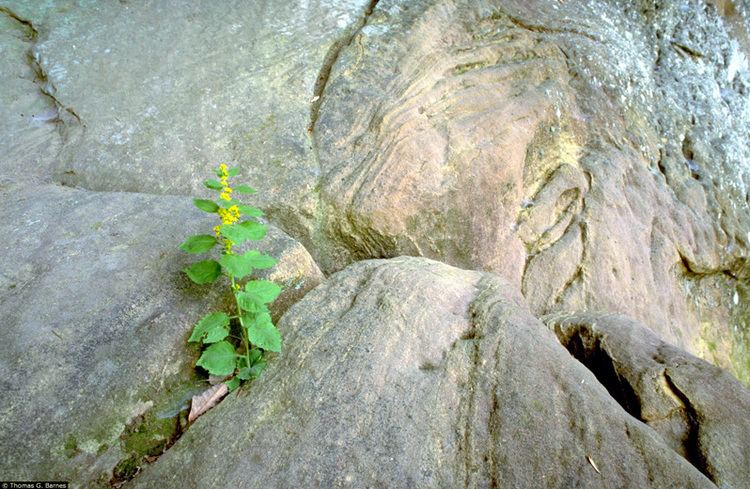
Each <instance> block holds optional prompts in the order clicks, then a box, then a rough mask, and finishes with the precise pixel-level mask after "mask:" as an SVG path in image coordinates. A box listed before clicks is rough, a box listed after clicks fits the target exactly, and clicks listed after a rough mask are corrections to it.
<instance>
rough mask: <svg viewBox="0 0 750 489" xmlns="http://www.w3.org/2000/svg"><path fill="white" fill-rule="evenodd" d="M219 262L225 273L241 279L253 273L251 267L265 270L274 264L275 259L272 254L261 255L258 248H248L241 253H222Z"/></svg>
mask: <svg viewBox="0 0 750 489" xmlns="http://www.w3.org/2000/svg"><path fill="white" fill-rule="evenodd" d="M219 263H220V264H221V266H222V267H224V270H226V271H227V273H230V274H232V275H234V277H235V278H238V279H242V278H244V277H246V276H247V275H250V274H251V273H253V269H254V268H257V269H259V270H265V269H267V268H271V267H273V266H274V265H276V259H275V258H274V257H272V256H268V255H263V254H261V252H260V251H258V250H248V251H246V252H245V253H244V254H242V255H223V256H222V257H221V258H220V259H219Z"/></svg>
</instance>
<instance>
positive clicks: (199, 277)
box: [183, 260, 221, 284]
mask: <svg viewBox="0 0 750 489" xmlns="http://www.w3.org/2000/svg"><path fill="white" fill-rule="evenodd" d="M183 271H184V272H185V273H187V276H188V277H190V280H192V281H193V282H195V283H196V284H210V283H211V282H213V281H214V280H216V279H217V278H218V277H219V275H221V265H219V263H218V262H217V261H216V260H203V261H199V262H197V263H193V264H192V265H190V266H189V267H187V268H186V269H185V270H183Z"/></svg>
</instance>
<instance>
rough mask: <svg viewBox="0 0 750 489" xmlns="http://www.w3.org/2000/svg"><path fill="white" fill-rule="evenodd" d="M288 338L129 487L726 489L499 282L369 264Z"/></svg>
mask: <svg viewBox="0 0 750 489" xmlns="http://www.w3.org/2000/svg"><path fill="white" fill-rule="evenodd" d="M280 328H281V329H282V330H283V332H284V335H285V338H286V343H285V344H286V348H285V350H284V351H283V352H282V353H281V354H280V355H279V357H278V358H277V359H276V360H275V361H272V363H271V365H270V366H269V369H268V370H267V372H266V374H264V376H263V377H261V378H260V379H258V380H256V381H255V382H254V383H253V384H251V385H250V386H249V388H243V389H241V390H240V391H238V392H237V393H236V394H231V395H230V397H229V398H227V399H226V400H225V401H224V402H222V403H221V404H220V405H219V406H218V407H217V408H215V409H213V410H212V411H210V412H209V413H208V414H206V415H204V416H203V417H201V418H200V419H199V420H198V421H197V422H196V423H195V424H194V425H193V426H192V427H191V428H190V430H189V431H188V432H187V433H186V434H185V435H183V436H182V438H180V440H178V441H177V443H176V444H175V445H174V446H173V447H172V448H171V449H170V450H169V451H167V452H166V453H165V454H164V455H163V456H162V457H161V458H160V459H159V460H157V461H156V462H155V463H154V464H153V465H151V466H149V467H147V468H146V469H145V471H144V472H142V473H141V474H140V475H138V476H137V477H136V479H135V480H134V483H133V487H144V488H147V487H157V486H158V487H175V488H177V487H179V488H199V487H213V486H216V487H238V488H251V487H259V488H260V487H279V488H281V487H290V488H291V487H392V488H396V487H404V488H415V487H425V488H427V487H477V488H479V487H518V488H521V487H529V488H531V487H534V488H536V487H560V488H569V487H591V488H602V487H612V488H623V487H632V488H642V487H706V488H708V487H715V486H714V485H713V484H712V482H711V481H710V480H709V479H708V478H707V477H706V476H705V475H704V474H702V473H701V472H700V471H699V470H698V468H696V467H695V466H693V465H691V464H690V463H689V461H688V460H686V459H685V458H684V457H683V456H682V455H681V454H680V453H678V451H676V450H674V449H672V447H671V445H670V444H669V443H668V442H667V441H665V440H664V439H663V438H662V437H661V436H660V435H659V434H658V433H657V431H655V430H654V429H652V428H650V427H649V426H647V425H645V424H643V423H642V422H641V421H639V420H638V419H636V418H635V417H633V416H632V415H631V414H629V413H628V412H627V411H626V410H625V409H624V408H623V407H622V406H621V405H620V404H619V403H618V400H617V399H616V398H614V397H613V396H612V395H610V393H609V392H608V391H607V389H606V388H605V386H603V385H602V384H601V383H600V382H599V381H598V380H597V377H595V375H594V374H593V373H592V372H591V371H590V370H589V369H587V368H586V367H585V366H584V365H583V364H581V363H579V362H578V361H577V360H576V359H575V358H574V357H573V356H571V355H570V354H569V353H568V351H566V349H565V348H564V347H563V346H561V345H560V343H559V342H558V339H557V338H556V337H555V335H554V334H553V333H552V332H551V331H550V330H549V329H548V328H547V327H546V326H545V325H544V324H543V323H542V322H540V321H539V320H537V319H536V318H535V317H534V316H533V315H532V314H531V312H530V311H529V310H528V308H527V306H526V305H525V304H524V300H523V298H522V297H521V295H520V294H519V293H518V292H517V291H516V290H515V287H513V286H511V285H509V284H508V283H507V282H506V281H504V280H502V279H500V278H498V277H496V276H494V275H490V274H485V273H480V272H475V271H465V270H460V269H457V268H453V267H450V266H448V265H445V264H441V263H438V262H434V261H431V260H427V259H423V258H407V257H403V258H396V259H392V260H374V261H365V262H359V263H357V264H354V265H352V266H350V267H348V268H346V269H345V270H344V271H342V272H339V273H337V274H335V275H333V276H332V277H330V278H329V279H328V280H327V281H326V282H325V283H324V284H322V285H321V286H319V287H317V288H316V289H314V290H313V291H312V292H310V293H309V294H308V295H307V296H306V297H305V298H304V299H302V300H301V301H300V302H298V303H297V304H296V305H295V306H293V307H292V308H291V309H289V311H287V313H286V314H285V315H284V317H283V318H282V320H281V322H280ZM735 384H737V383H736V382H735ZM737 387H738V389H739V390H740V391H742V392H740V393H738V394H737V396H738V397H739V396H744V398H745V399H747V398H748V393H747V391H743V388H742V387H740V386H739V384H737ZM714 402H717V403H722V402H723V400H722V399H717V400H715V401H714ZM713 421H714V422H717V423H722V422H725V421H726V419H725V418H721V417H719V418H716V419H714V420H713ZM736 428H739V429H742V430H745V431H744V432H739V431H738V434H737V435H736V437H738V436H740V435H741V434H742V433H744V436H745V437H747V436H748V433H747V431H746V426H745V425H738V426H736ZM736 437H735V438H736ZM716 447H717V448H721V450H724V453H722V454H720V456H722V457H724V456H726V457H732V456H734V457H736V459H737V460H738V461H739V460H742V456H744V454H745V453H744V452H742V451H737V450H734V451H732V450H733V448H732V445H731V444H729V443H727V444H725V445H721V446H718V445H716ZM717 455H718V454H717ZM735 469H736V470H737V472H736V474H735V475H736V476H738V477H739V476H741V475H742V471H741V469H737V468H736V467H735Z"/></svg>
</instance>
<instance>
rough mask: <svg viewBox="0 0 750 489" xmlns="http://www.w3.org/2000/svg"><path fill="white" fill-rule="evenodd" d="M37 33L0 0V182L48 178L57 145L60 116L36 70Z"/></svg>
mask: <svg viewBox="0 0 750 489" xmlns="http://www.w3.org/2000/svg"><path fill="white" fill-rule="evenodd" d="M38 36H39V33H38V32H37V30H36V29H35V28H34V27H33V25H30V24H28V23H27V21H26V20H25V19H24V18H22V17H19V16H18V15H17V14H15V13H14V12H13V11H11V10H9V9H7V8H6V7H4V6H2V5H0V53H1V55H0V85H2V87H3V89H2V91H0V147H2V148H3V150H2V151H1V152H0V186H3V185H7V184H8V183H9V182H10V181H25V182H28V181H35V180H41V179H49V174H50V172H51V169H52V167H53V163H54V160H53V158H54V157H55V155H56V154H57V152H58V151H59V150H60V147H61V144H62V133H61V131H60V127H59V123H60V122H61V120H62V118H61V116H60V113H59V111H58V107H57V106H56V104H55V103H54V99H53V98H51V97H49V96H47V95H44V94H43V93H42V90H46V87H45V83H44V80H43V79H40V73H39V72H38V71H37V70H35V67H36V66H35V64H34V62H33V57H32V55H31V49H32V46H33V45H34V43H35V42H36V40H37V38H38Z"/></svg>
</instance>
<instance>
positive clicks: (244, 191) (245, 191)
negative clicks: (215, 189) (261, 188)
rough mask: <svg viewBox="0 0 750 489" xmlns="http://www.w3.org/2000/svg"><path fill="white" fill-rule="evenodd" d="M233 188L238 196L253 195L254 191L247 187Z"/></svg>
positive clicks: (238, 186)
mask: <svg viewBox="0 0 750 489" xmlns="http://www.w3.org/2000/svg"><path fill="white" fill-rule="evenodd" d="M233 188H234V191H235V192H237V193H240V194H248V195H249V194H254V193H255V192H256V190H255V189H254V188H252V187H248V186H247V185H237V186H235V187H233Z"/></svg>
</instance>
